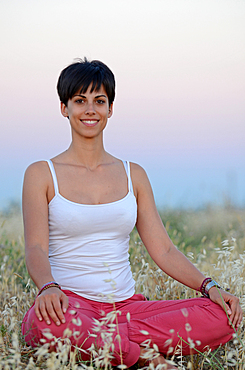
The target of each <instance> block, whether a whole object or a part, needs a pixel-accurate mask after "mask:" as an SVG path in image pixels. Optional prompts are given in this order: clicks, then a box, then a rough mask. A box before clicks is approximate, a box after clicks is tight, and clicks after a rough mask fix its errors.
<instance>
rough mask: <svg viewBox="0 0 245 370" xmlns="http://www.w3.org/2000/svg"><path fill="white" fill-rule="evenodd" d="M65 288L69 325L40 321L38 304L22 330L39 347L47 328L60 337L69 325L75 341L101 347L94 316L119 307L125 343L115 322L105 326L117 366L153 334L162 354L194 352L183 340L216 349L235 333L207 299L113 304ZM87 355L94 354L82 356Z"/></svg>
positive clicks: (133, 357) (131, 360) (139, 298)
mask: <svg viewBox="0 0 245 370" xmlns="http://www.w3.org/2000/svg"><path fill="white" fill-rule="evenodd" d="M64 293H65V294H66V295H67V296H68V297H69V308H68V310H67V312H66V314H65V318H66V323H65V324H61V325H60V326H57V325H56V324H55V323H54V322H52V323H51V324H50V325H47V324H46V323H45V322H44V321H41V322H40V321H39V320H38V319H37V317H36V314H35V312H34V307H33V306H32V307H31V308H30V309H29V311H28V312H27V313H26V315H25V317H24V320H23V323H22V333H23V335H24V336H25V341H26V342H27V344H28V345H31V346H33V347H35V346H37V345H38V344H39V343H41V342H42V341H41V342H40V339H42V338H44V339H46V340H47V338H46V337H45V335H44V333H45V330H46V331H47V328H49V329H50V332H51V333H52V334H53V335H54V336H55V337H57V338H59V337H61V338H62V337H64V336H63V332H64V330H65V329H66V328H69V329H70V330H71V332H72V333H73V334H74V335H72V336H71V337H70V340H71V343H72V344H74V345H77V346H79V347H82V348H83V349H84V350H87V349H88V348H90V346H91V344H92V343H95V346H97V347H100V346H103V344H104V340H105V338H104V337H103V336H102V337H100V335H99V333H98V332H94V331H93V327H94V326H95V324H94V320H93V319H94V318H95V319H97V320H99V319H101V318H102V317H105V315H106V314H108V313H109V312H111V311H114V310H115V309H116V310H119V311H120V312H121V314H117V320H118V329H119V334H120V337H121V344H119V341H118V339H117V338H116V335H117V334H118V330H115V331H114V332H113V331H111V329H110V328H111V327H113V326H110V325H109V326H108V325H104V327H101V330H102V331H103V330H107V331H108V330H109V331H111V332H112V338H113V342H114V345H115V349H114V352H113V356H114V358H113V360H112V361H111V364H112V365H113V366H116V365H119V364H120V363H121V358H120V355H119V354H120V353H121V354H122V358H123V363H124V364H125V365H127V367H130V366H132V365H133V364H135V363H136V362H137V361H138V358H139V355H140V344H141V343H142V342H144V341H145V340H146V339H148V338H150V339H151V346H152V344H154V343H155V344H157V346H158V348H159V351H160V352H161V353H162V354H167V353H169V352H170V351H171V347H172V348H173V350H174V349H176V347H177V346H178V344H180V345H181V347H182V354H183V355H188V354H190V352H191V351H192V353H193V352H195V351H194V350H193V349H191V347H192V345H191V346H190V345H187V344H186V343H185V342H184V341H186V342H189V343H190V344H193V345H194V346H195V348H196V349H198V350H199V351H204V350H205V349H206V348H205V347H206V346H208V347H209V348H211V349H212V350H213V349H215V348H217V347H219V345H223V344H225V343H226V342H228V341H229V340H230V339H231V338H232V334H233V332H234V331H233V329H232V328H231V327H230V326H229V324H228V319H227V317H226V314H225V312H224V311H223V310H222V308H221V307H220V306H219V305H217V304H215V303H213V302H212V301H211V300H209V299H207V298H193V299H183V300H169V301H147V299H146V298H145V297H144V296H143V295H141V294H135V295H134V296H133V297H131V298H129V299H126V300H125V301H121V302H116V303H115V306H113V304H111V303H102V302H95V301H91V300H88V299H86V298H83V297H80V296H78V295H77V294H75V293H72V292H70V291H67V290H64ZM128 312H129V313H130V320H129V321H128V318H129V315H127V313H128ZM74 319H75V320H74ZM115 323H116V322H115V321H114V324H115ZM78 332H79V333H78ZM89 333H95V334H97V338H95V337H93V336H92V337H90V336H89ZM147 333H148V334H147ZM180 338H183V340H181V339H180ZM47 341H48V340H47ZM83 359H84V360H86V359H89V357H88V356H87V357H86V355H83Z"/></svg>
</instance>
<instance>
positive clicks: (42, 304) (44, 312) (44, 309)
mask: <svg viewBox="0 0 245 370" xmlns="http://www.w3.org/2000/svg"><path fill="white" fill-rule="evenodd" d="M39 310H40V313H41V315H42V317H43V319H44V321H45V322H46V324H47V325H50V324H51V321H50V317H49V315H48V311H47V305H46V302H45V301H44V300H43V299H42V300H40V302H39Z"/></svg>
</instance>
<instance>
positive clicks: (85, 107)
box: [61, 85, 113, 137]
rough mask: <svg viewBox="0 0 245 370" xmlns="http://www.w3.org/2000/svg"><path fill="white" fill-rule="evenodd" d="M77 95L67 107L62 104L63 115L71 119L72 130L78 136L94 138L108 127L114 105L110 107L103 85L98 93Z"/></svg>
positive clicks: (89, 88) (69, 101)
mask: <svg viewBox="0 0 245 370" xmlns="http://www.w3.org/2000/svg"><path fill="white" fill-rule="evenodd" d="M90 90H91V85H90V86H89V87H88V89H87V91H86V92H85V93H82V94H80V93H79V92H78V93H77V94H75V95H74V96H73V97H72V98H71V99H69V100H68V102H67V105H65V104H64V103H61V113H62V115H63V116H64V117H69V120H70V124H71V128H72V130H73V132H74V133H76V134H77V135H82V136H87V137H93V136H94V135H98V134H100V133H101V132H102V131H103V130H104V128H105V127H106V123H107V119H108V118H110V117H111V116H112V106H113V105H112V104H111V106H110V107H109V100H108V96H107V94H106V92H105V89H104V87H103V85H101V87H100V89H99V90H98V91H93V92H90Z"/></svg>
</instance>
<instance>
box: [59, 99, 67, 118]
mask: <svg viewBox="0 0 245 370" xmlns="http://www.w3.org/2000/svg"><path fill="white" fill-rule="evenodd" d="M60 111H61V114H62V116H64V117H67V118H69V115H68V111H67V106H66V105H65V104H64V103H62V102H61V103H60Z"/></svg>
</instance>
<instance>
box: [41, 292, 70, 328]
mask: <svg viewBox="0 0 245 370" xmlns="http://www.w3.org/2000/svg"><path fill="white" fill-rule="evenodd" d="M67 308H68V297H67V296H66V295H65V293H63V292H62V291H61V290H60V289H58V288H55V287H53V288H48V289H46V290H44V291H43V292H42V293H41V294H40V295H39V296H37V298H36V300H35V305H34V310H35V313H36V315H37V318H38V319H39V320H40V321H42V320H45V322H46V323H47V325H50V324H51V322H50V318H51V319H52V320H53V321H54V323H55V324H56V325H57V326H59V325H60V324H61V323H62V324H64V323H65V316H64V313H66V311H67Z"/></svg>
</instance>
